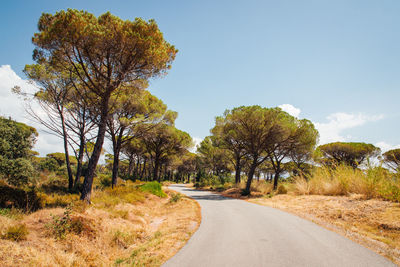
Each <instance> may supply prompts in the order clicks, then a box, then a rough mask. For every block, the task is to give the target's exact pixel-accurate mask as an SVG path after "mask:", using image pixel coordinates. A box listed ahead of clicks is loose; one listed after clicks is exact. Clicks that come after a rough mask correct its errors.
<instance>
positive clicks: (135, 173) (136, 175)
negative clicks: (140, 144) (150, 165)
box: [133, 156, 141, 181]
mask: <svg viewBox="0 0 400 267" xmlns="http://www.w3.org/2000/svg"><path fill="white" fill-rule="evenodd" d="M139 160H140V158H139V156H137V159H136V166H135V169H134V171H133V180H134V181H136V179H137V178H138V174H139V173H140V169H139V168H140V167H141V166H140V161H139Z"/></svg>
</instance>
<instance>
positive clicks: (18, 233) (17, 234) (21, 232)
mask: <svg viewBox="0 0 400 267" xmlns="http://www.w3.org/2000/svg"><path fill="white" fill-rule="evenodd" d="M28 233H29V232H28V229H27V228H26V225H25V224H17V225H13V226H10V227H8V229H7V230H6V232H5V233H4V234H3V235H2V237H1V238H3V239H7V240H12V241H17V242H18V241H22V240H26V237H27V236H28Z"/></svg>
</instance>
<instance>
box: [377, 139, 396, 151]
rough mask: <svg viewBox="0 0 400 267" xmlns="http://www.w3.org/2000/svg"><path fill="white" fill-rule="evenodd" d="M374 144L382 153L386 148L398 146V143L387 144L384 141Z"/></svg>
mask: <svg viewBox="0 0 400 267" xmlns="http://www.w3.org/2000/svg"><path fill="white" fill-rule="evenodd" d="M375 146H377V147H379V148H380V149H381V150H382V153H384V152H386V151H388V150H392V149H396V148H400V145H392V144H388V143H386V142H384V141H381V142H378V143H376V144H375Z"/></svg>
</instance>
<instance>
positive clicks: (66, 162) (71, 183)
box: [59, 110, 74, 191]
mask: <svg viewBox="0 0 400 267" xmlns="http://www.w3.org/2000/svg"><path fill="white" fill-rule="evenodd" d="M59 113H60V117H61V127H62V131H63V141H64V152H65V164H66V165H67V173H68V190H69V191H72V188H73V186H74V178H72V170H71V163H70V161H69V152H68V135H67V129H66V127H65V119H64V114H63V111H62V110H59Z"/></svg>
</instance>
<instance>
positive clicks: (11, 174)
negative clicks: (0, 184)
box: [6, 158, 34, 186]
mask: <svg viewBox="0 0 400 267" xmlns="http://www.w3.org/2000/svg"><path fill="white" fill-rule="evenodd" d="M7 165H8V166H7V167H6V169H7V171H6V172H7V175H6V177H7V182H8V183H9V184H11V185H15V186H21V185H26V184H27V183H28V182H29V180H30V178H31V177H32V176H33V174H34V168H33V166H32V163H31V162H30V161H29V160H28V159H25V158H18V159H15V160H7Z"/></svg>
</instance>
